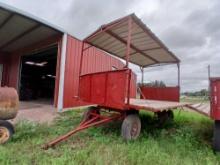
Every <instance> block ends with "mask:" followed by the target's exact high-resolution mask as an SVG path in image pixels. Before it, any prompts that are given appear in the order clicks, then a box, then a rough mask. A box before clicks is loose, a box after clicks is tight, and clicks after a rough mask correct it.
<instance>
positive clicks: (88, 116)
mask: <svg viewBox="0 0 220 165" xmlns="http://www.w3.org/2000/svg"><path fill="white" fill-rule="evenodd" d="M91 113H97V114H100V111H99V108H97V107H89V108H88V109H87V110H86V111H85V112H84V113H83V116H82V120H81V123H83V122H85V121H87V120H89V119H91V118H92V115H91Z"/></svg>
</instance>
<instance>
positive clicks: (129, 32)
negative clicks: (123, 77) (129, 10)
mask: <svg viewBox="0 0 220 165" xmlns="http://www.w3.org/2000/svg"><path fill="white" fill-rule="evenodd" d="M131 29H132V18H131V17H129V18H128V38H127V47H126V65H125V68H128V64H129V58H130V49H131ZM130 84H131V70H129V76H128V91H127V104H128V105H129V104H130V88H131V85H130Z"/></svg>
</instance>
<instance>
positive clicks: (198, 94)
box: [183, 89, 209, 97]
mask: <svg viewBox="0 0 220 165" xmlns="http://www.w3.org/2000/svg"><path fill="white" fill-rule="evenodd" d="M183 95H185V96H203V97H205V96H206V97H208V96H209V91H208V90H207V89H202V90H200V91H196V92H184V93H183Z"/></svg>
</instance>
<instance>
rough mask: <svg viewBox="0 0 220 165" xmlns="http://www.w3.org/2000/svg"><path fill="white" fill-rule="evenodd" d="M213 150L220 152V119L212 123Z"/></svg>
mask: <svg viewBox="0 0 220 165" xmlns="http://www.w3.org/2000/svg"><path fill="white" fill-rule="evenodd" d="M213 150H214V151H216V152H220V120H215V123H214V135H213Z"/></svg>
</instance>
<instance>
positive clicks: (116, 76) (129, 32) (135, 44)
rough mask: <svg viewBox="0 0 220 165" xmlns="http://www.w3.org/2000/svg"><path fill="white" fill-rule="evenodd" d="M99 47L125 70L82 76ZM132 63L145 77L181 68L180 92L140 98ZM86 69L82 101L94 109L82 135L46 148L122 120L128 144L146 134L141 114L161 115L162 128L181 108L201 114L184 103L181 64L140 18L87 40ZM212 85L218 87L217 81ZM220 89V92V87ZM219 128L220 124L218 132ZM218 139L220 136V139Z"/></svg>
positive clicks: (149, 91) (146, 92) (146, 93)
mask: <svg viewBox="0 0 220 165" xmlns="http://www.w3.org/2000/svg"><path fill="white" fill-rule="evenodd" d="M93 46H94V47H97V48H99V49H101V50H103V51H105V52H107V53H109V54H111V55H113V56H116V57H118V58H121V59H124V60H125V61H126V64H125V67H124V69H121V70H112V71H106V72H98V73H92V74H86V75H82V74H81V70H82V63H83V62H82V61H83V52H84V51H85V50H87V49H89V48H90V47H93ZM129 62H131V63H133V64H136V65H138V66H139V67H140V69H141V71H142V73H143V70H144V68H145V67H150V66H157V65H168V64H175V65H177V69H178V86H176V87H163V88H155V87H141V88H138V89H139V92H140V95H141V98H140V99H139V98H136V92H137V86H136V81H137V77H136V75H135V74H134V73H133V72H132V70H131V69H130V68H129ZM80 66H81V67H80V68H81V69H80V80H79V86H80V88H79V91H78V97H79V99H81V100H83V101H84V102H88V103H91V104H93V105H94V106H93V107H90V108H89V109H88V110H87V111H85V113H84V115H83V118H82V121H81V123H80V124H79V126H78V127H77V128H76V129H74V130H73V131H70V132H69V133H67V134H66V135H63V136H61V137H59V138H57V139H55V140H53V141H51V142H50V143H48V144H46V145H45V148H48V147H51V146H54V145H55V144H57V143H59V142H61V141H63V140H66V139H67V138H68V137H69V136H71V135H73V134H74V133H76V132H78V131H81V130H84V129H86V128H89V127H92V126H96V125H100V124H104V123H107V122H110V121H113V120H122V127H121V135H122V138H123V139H125V140H132V139H136V138H137V137H138V136H139V134H140V131H141V122H140V118H139V111H151V112H153V113H155V114H156V115H157V117H158V119H159V121H160V122H164V121H166V120H170V119H172V118H173V111H172V110H175V109H177V108H179V107H185V106H188V107H190V108H191V109H198V107H194V108H193V106H192V105H191V106H189V105H188V104H186V103H180V102H179V96H180V67H179V66H180V60H179V59H178V58H177V57H176V56H175V55H174V54H173V53H172V52H170V51H169V50H168V48H167V47H166V46H165V45H164V44H163V43H162V42H161V41H160V40H159V39H158V38H157V37H156V36H155V35H154V34H153V33H152V32H151V30H150V29H148V28H147V27H146V26H145V25H144V24H143V23H142V21H141V20H139V19H138V18H137V17H136V16H135V15H134V14H131V15H128V16H126V17H124V18H121V19H118V20H116V21H114V22H111V23H109V24H106V25H103V26H101V27H100V28H99V29H98V30H96V31H95V32H94V33H92V34H91V35H90V36H88V37H87V38H85V39H84V41H83V45H82V51H81V63H80ZM211 82H213V83H215V81H214V80H213V81H211ZM217 85H218V87H219V88H220V86H219V84H217ZM212 90H214V92H212V93H215V92H216V91H215V88H214V89H212ZM217 93H219V91H218V92H217ZM218 99H219V98H218ZM218 99H217V101H218ZM215 101H216V99H215V100H214V103H213V102H212V104H215V106H218V108H219V106H220V105H219V102H218V104H216V103H215ZM213 107H214V106H213ZM103 111H105V113H103ZM219 111H220V110H219ZM107 112H108V113H107ZM211 116H218V117H219V118H215V117H214V119H215V120H220V113H219V112H216V111H215V110H212V111H211ZM219 125H220V124H219V122H217V125H216V126H217V127H219ZM219 130H220V128H219ZM218 134H219V136H220V133H218ZM218 141H220V140H218ZM218 141H216V143H217V144H218V143H219V142H218ZM219 148H220V147H219Z"/></svg>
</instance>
